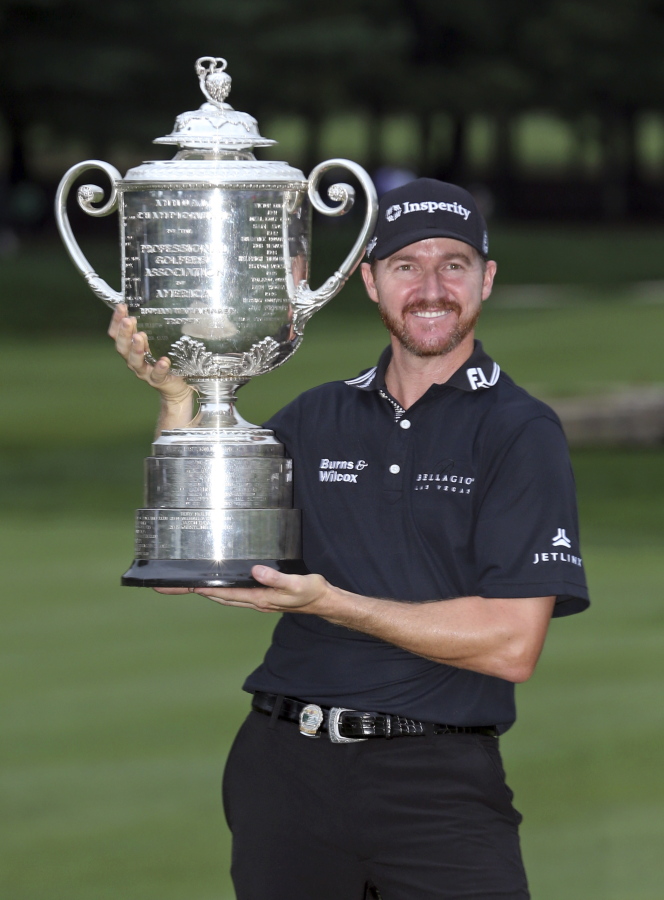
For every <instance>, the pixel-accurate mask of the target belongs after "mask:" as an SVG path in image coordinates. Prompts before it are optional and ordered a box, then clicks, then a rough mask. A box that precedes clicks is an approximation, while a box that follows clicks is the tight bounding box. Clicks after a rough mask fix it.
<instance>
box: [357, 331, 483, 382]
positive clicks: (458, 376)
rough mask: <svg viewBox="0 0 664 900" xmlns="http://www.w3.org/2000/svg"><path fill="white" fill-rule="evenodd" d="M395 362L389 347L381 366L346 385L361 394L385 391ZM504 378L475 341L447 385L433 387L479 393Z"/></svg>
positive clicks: (363, 373)
mask: <svg viewBox="0 0 664 900" xmlns="http://www.w3.org/2000/svg"><path fill="white" fill-rule="evenodd" d="M391 359H392V348H391V347H390V346H387V347H386V348H385V349H384V350H383V352H382V353H381V355H380V358H379V360H378V363H377V365H375V366H374V367H373V368H372V369H367V370H366V371H364V372H362V373H361V374H360V375H358V376H357V378H351V379H350V380H349V381H346V382H345V383H346V384H347V385H349V386H350V387H354V388H357V389H358V390H360V391H380V390H385V373H386V371H387V367H388V366H389V364H390V360H391ZM499 377H500V366H499V365H498V363H497V362H494V361H493V360H492V359H491V357H490V356H489V355H488V354H487V353H485V352H484V348H483V347H482V342H481V341H475V345H474V348H473V352H472V354H471V355H470V357H469V358H468V359H467V360H466V362H465V363H464V364H463V365H462V366H460V367H459V368H458V369H457V370H456V372H454V374H453V375H451V377H450V378H448V380H447V381H445V382H443V383H442V384H435V385H432V387H435V388H445V387H453V388H457V389H458V390H460V391H469V392H472V391H477V390H480V389H487V388H492V387H493V386H494V384H496V382H497V381H498V378H499Z"/></svg>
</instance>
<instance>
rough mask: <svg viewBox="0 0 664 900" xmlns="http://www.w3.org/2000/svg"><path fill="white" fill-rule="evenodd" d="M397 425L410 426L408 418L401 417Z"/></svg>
mask: <svg viewBox="0 0 664 900" xmlns="http://www.w3.org/2000/svg"><path fill="white" fill-rule="evenodd" d="M399 425H401V427H402V428H410V419H402V420H401V421H400V422H399Z"/></svg>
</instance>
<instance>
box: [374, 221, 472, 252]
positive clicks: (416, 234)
mask: <svg viewBox="0 0 664 900" xmlns="http://www.w3.org/2000/svg"><path fill="white" fill-rule="evenodd" d="M435 237H444V238H453V239H454V240H455V241H461V242H462V243H463V244H468V246H469V247H472V248H473V249H474V250H477V252H478V253H479V254H480V256H483V257H484V258H485V259H486V256H487V255H486V253H483V252H482V248H481V246H478V245H477V244H474V243H473V242H472V241H469V240H468V235H465V234H459V232H458V231H453V230H452V229H451V228H420V229H419V230H413V231H410V232H409V233H408V234H403V233H402V234H395V235H394V237H393V238H391V239H390V240H388V241H385V242H384V243H383V245H382V247H380V249H379V251H378V252H376V251H374V252H373V253H372V254H371V259H387V257H388V256H392V254H393V253H396V252H397V250H403V248H404V247H408V246H409V245H410V244H416V243H417V242H418V241H426V240H427V238H435ZM376 249H378V248H376Z"/></svg>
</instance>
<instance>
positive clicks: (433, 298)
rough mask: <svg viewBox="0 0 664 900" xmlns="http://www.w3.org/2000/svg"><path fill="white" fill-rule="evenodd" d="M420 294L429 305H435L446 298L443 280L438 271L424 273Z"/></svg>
mask: <svg viewBox="0 0 664 900" xmlns="http://www.w3.org/2000/svg"><path fill="white" fill-rule="evenodd" d="M420 294H421V296H422V299H423V300H426V301H427V302H429V303H435V302H437V301H439V300H442V299H443V298H444V297H445V287H444V285H443V280H442V278H441V277H440V274H439V273H438V272H437V271H435V270H431V269H429V270H425V271H424V272H422V278H421V281H420Z"/></svg>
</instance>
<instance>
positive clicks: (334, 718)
mask: <svg viewBox="0 0 664 900" xmlns="http://www.w3.org/2000/svg"><path fill="white" fill-rule="evenodd" d="M345 712H357V710H356V709H345V708H344V707H341V706H333V707H332V709H331V710H330V715H329V717H328V720H327V731H328V734H329V735H330V740H331V741H332V743H333V744H356V743H357V742H358V741H368V740H369V738H349V737H344V736H343V735H341V734H339V718H340V717H341V713H345Z"/></svg>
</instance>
